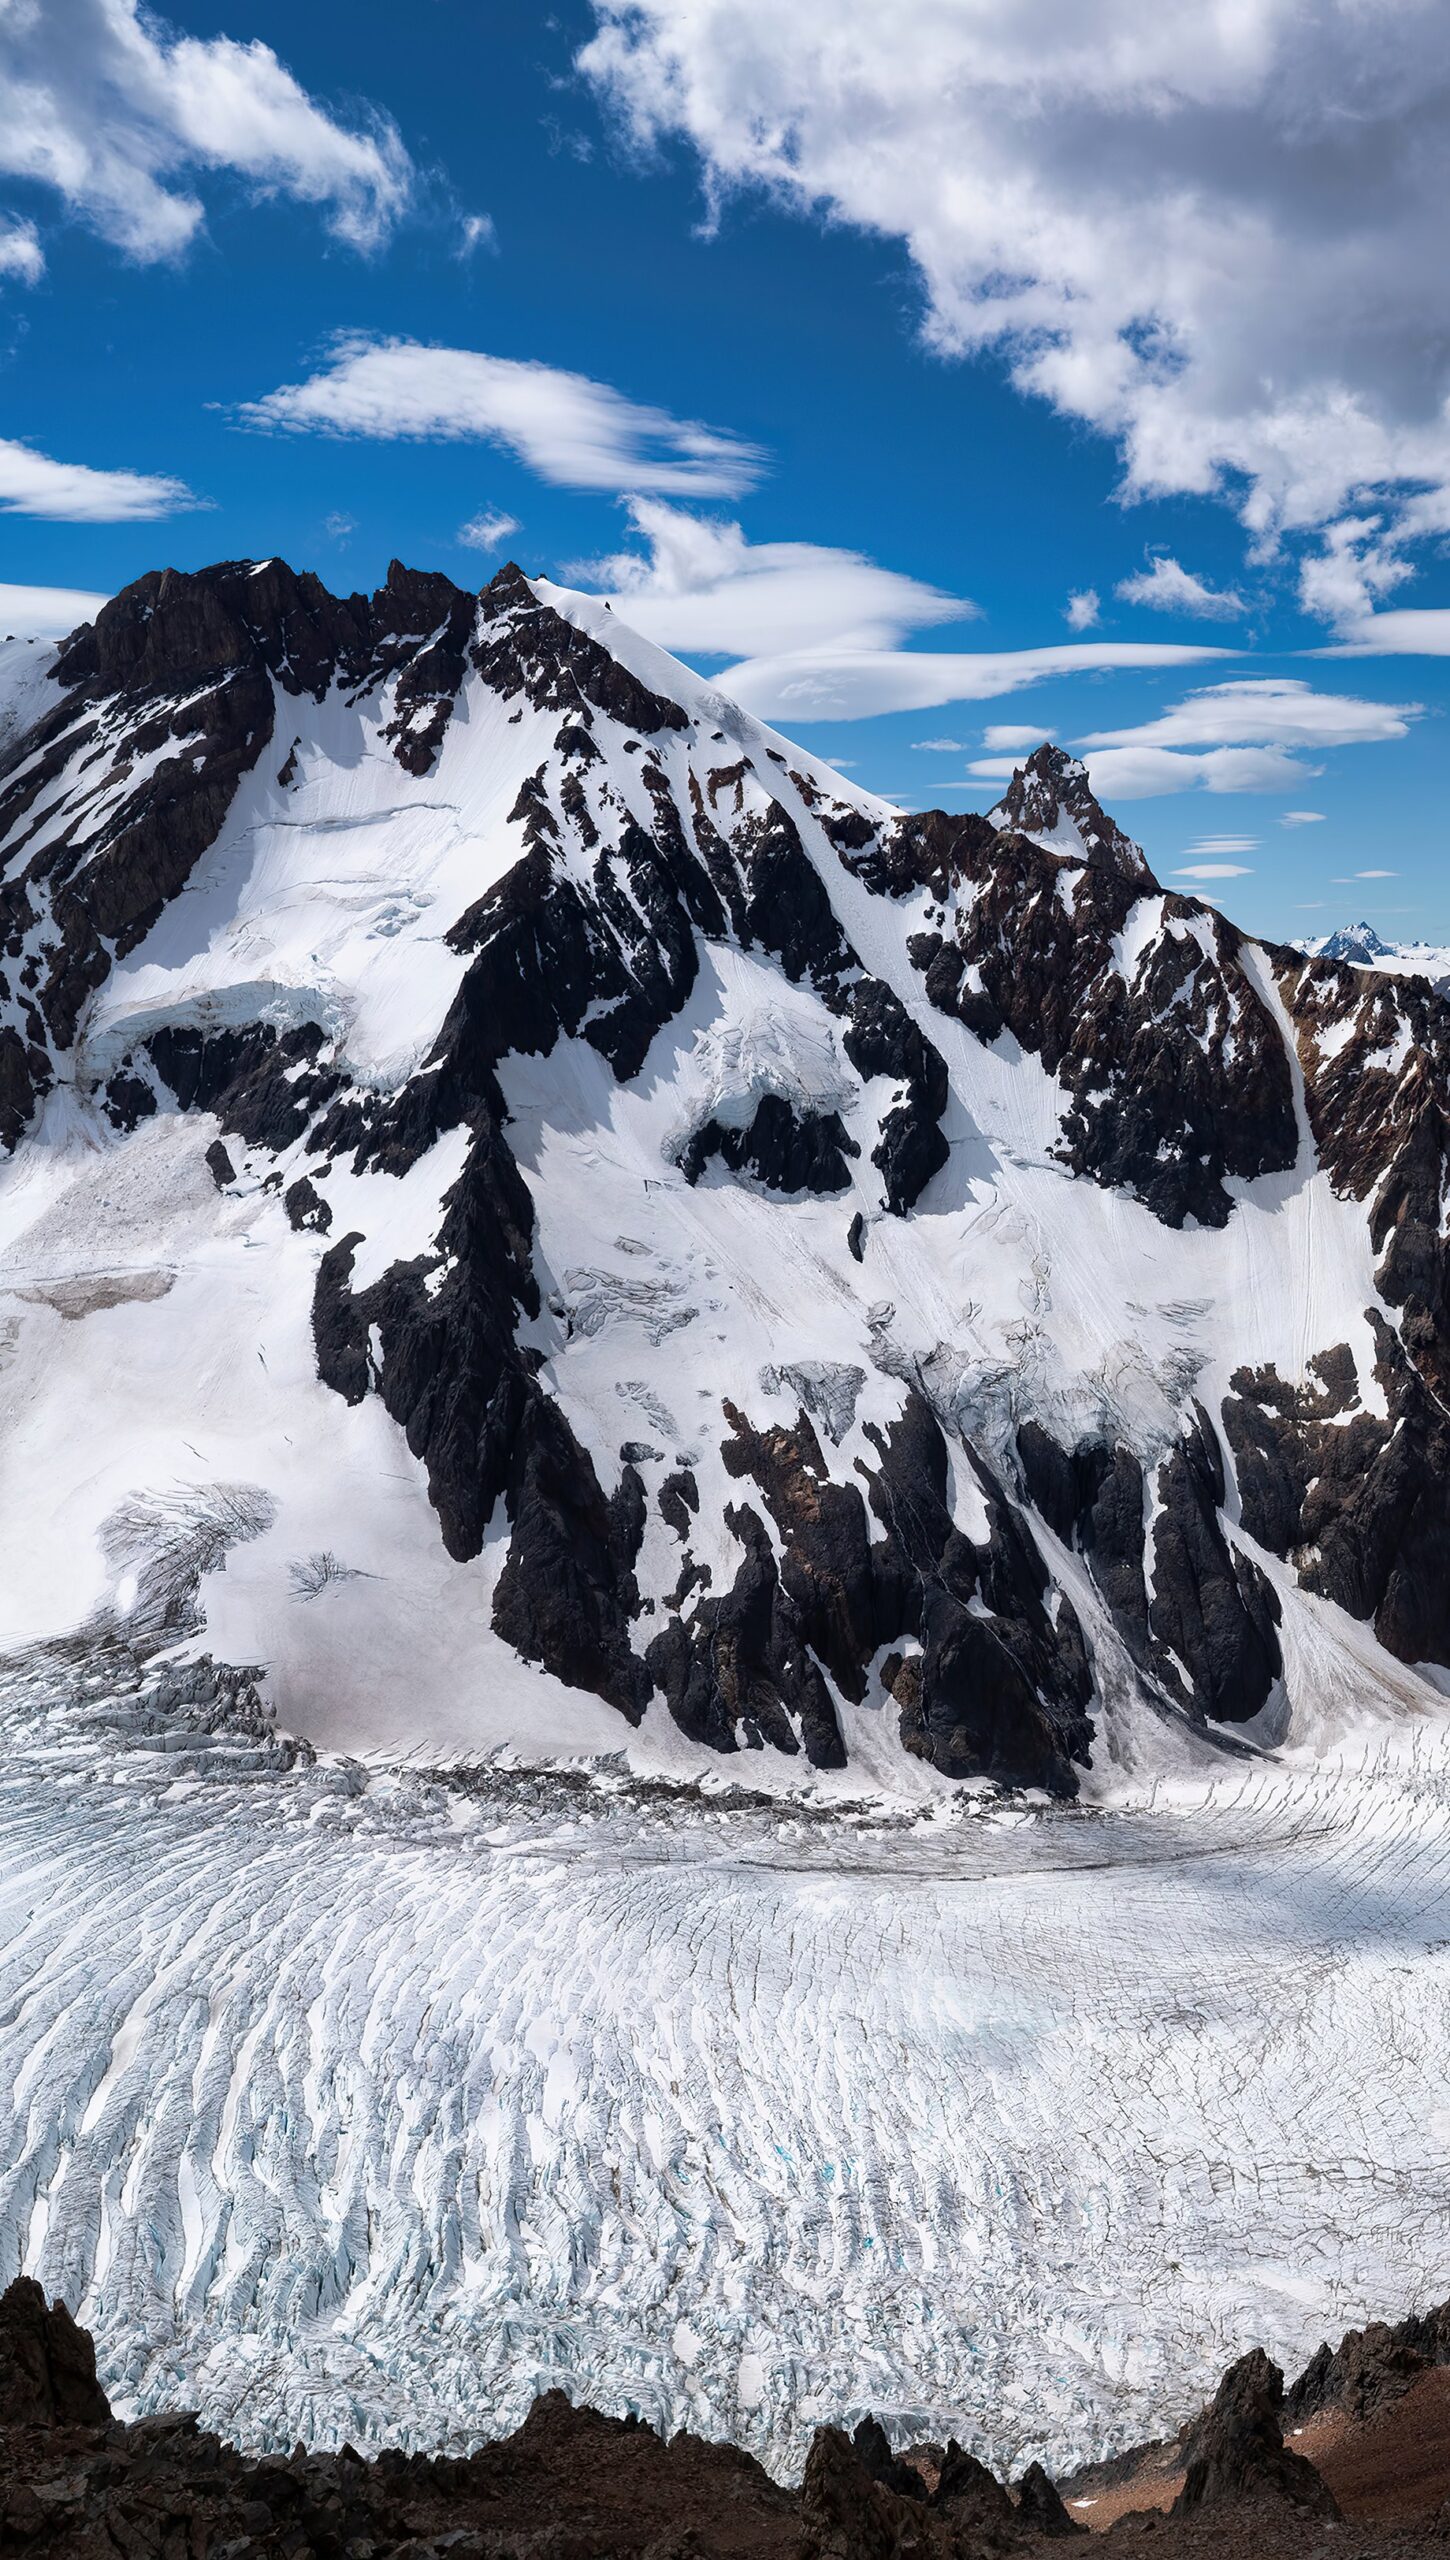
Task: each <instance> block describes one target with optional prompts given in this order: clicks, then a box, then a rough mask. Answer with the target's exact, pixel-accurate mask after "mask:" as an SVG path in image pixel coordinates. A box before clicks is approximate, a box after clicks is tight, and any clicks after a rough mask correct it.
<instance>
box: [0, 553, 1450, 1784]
mask: <svg viewBox="0 0 1450 2560" xmlns="http://www.w3.org/2000/svg"><path fill="white" fill-rule="evenodd" d="M3 674H4V681H5V684H6V686H7V688H8V697H7V699H8V713H7V724H6V725H5V727H4V730H3V735H4V745H3V748H0V843H3V853H4V874H3V887H0V1147H3V1150H4V1163H3V1173H0V1237H3V1252H4V1256H5V1260H4V1266H3V1282H4V1288H5V1292H6V1295H5V1302H4V1309H3V1313H0V1341H3V1345H4V1355H3V1356H4V1381H5V1390H4V1391H5V1398H6V1407H5V1411H6V1421H5V1437H4V1477H3V1483H0V1536H3V1540H4V1548H5V1553H6V1555H7V1558H8V1560H9V1564H10V1571H9V1573H8V1574H7V1577H6V1590H5V1595H4V1600H3V1603H0V1606H3V1610H4V1613H5V1616H4V1626H3V1633H4V1637H5V1640H6V1641H7V1642H8V1643H9V1644H11V1645H12V1646H13V1645H18V1644H22V1643H28V1642H40V1641H45V1640H49V1639H52V1638H54V1637H56V1636H57V1635H60V1634H65V1635H67V1636H70V1637H76V1638H81V1639H86V1638H89V1639H93V1640H95V1641H101V1640H102V1639H103V1638H106V1637H107V1636H110V1637H121V1638H124V1639H125V1641H126V1642H127V1643H129V1644H131V1645H133V1646H137V1647H140V1648H142V1649H143V1650H144V1649H145V1648H147V1647H151V1648H156V1647H161V1646H166V1647H169V1648H172V1649H179V1650H180V1652H181V1653H182V1654H183V1655H186V1654H197V1653H201V1652H205V1653H207V1654H209V1655H211V1656H212V1657H213V1658H214V1659H215V1661H216V1662H218V1663H220V1664H223V1665H233V1666H251V1667H253V1668H254V1669H256V1670H257V1671H258V1672H259V1674H260V1675H261V1676H263V1677H264V1678H265V1680H266V1683H267V1685H268V1689H269V1693H270V1698H271V1702H272V1704H273V1706H274V1708H275V1710H276V1712H277V1713H278V1714H279V1715H280V1717H281V1718H282V1720H283V1721H284V1722H285V1723H287V1724H288V1725H290V1726H292V1727H293V1728H294V1729H298V1730H301V1731H303V1732H305V1733H307V1734H309V1735H310V1736H312V1737H313V1738H314V1739H316V1740H319V1741H323V1742H330V1743H336V1744H339V1745H342V1746H345V1747H348V1748H358V1747H362V1746H366V1745H383V1744H389V1745H402V1746H406V1747H407V1748H409V1749H411V1750H414V1751H420V1752H425V1753H433V1754H435V1755H436V1754H440V1753H456V1754H462V1755H468V1754H476V1753H478V1752H481V1751H485V1750H490V1749H493V1748H496V1747H498V1746H500V1745H503V1744H506V1745H508V1746H509V1747H510V1748H512V1749H514V1750H517V1751H520V1752H523V1753H525V1754H530V1753H531V1754H535V1755H550V1754H557V1753H560V1752H565V1753H571V1752H573V1753H577V1752H609V1751H611V1750H614V1749H617V1748H618V1747H619V1745H620V1743H621V1742H624V1741H625V1740H627V1739H628V1738H629V1737H630V1735H631V1734H633V1735H634V1737H635V1739H634V1741H633V1742H632V1744H631V1748H632V1749H633V1750H635V1751H636V1752H642V1753H644V1754H645V1756H646V1757H647V1758H651V1757H652V1758H653V1759H654V1760H655V1761H656V1762H660V1761H663V1762H664V1763H667V1764H672V1765H676V1766H686V1767H690V1768H694V1769H697V1770H698V1769H700V1768H702V1767H705V1766H708V1765H709V1759H710V1755H712V1754H720V1753H726V1754H734V1753H738V1752H740V1751H742V1750H748V1751H749V1752H750V1753H751V1754H752V1756H753V1765H754V1766H755V1768H756V1769H758V1770H762V1771H766V1770H774V1771H782V1770H784V1769H785V1768H786V1767H790V1768H792V1769H794V1770H795V1771H797V1772H804V1771H806V1770H808V1769H809V1768H810V1767H812V1766H813V1767H814V1768H816V1769H825V1770H829V1769H833V1768H836V1769H839V1768H842V1767H845V1766H852V1765H853V1766H854V1767H855V1769H856V1770H857V1772H858V1774H859V1775H860V1776H861V1777H863V1778H866V1779H869V1780H870V1782H871V1783H873V1784H881V1785H889V1786H904V1785H914V1786H918V1787H919V1786H921V1785H930V1786H935V1785H939V1784H940V1783H942V1782H943V1781H944V1780H956V1779H962V1778H989V1779H996V1780H1000V1781H1003V1782H1009V1783H1015V1784H1024V1785H1042V1786H1046V1787H1048V1788H1051V1789H1053V1790H1056V1791H1058V1792H1059V1793H1067V1794H1070V1793H1072V1792H1073V1791H1074V1790H1076V1789H1077V1788H1078V1787H1079V1786H1080V1785H1081V1784H1082V1783H1083V1782H1084V1780H1085V1779H1087V1777H1088V1776H1089V1773H1090V1772H1097V1773H1101V1772H1102V1771H1103V1770H1104V1769H1108V1768H1110V1767H1111V1765H1112V1762H1113V1759H1114V1756H1115V1755H1116V1754H1118V1753H1120V1752H1128V1753H1131V1754H1132V1755H1133V1756H1134V1757H1135V1758H1136V1760H1137V1761H1138V1762H1139V1763H1140V1764H1141V1762H1142V1760H1143V1759H1144V1758H1145V1757H1147V1758H1152V1757H1154V1756H1155V1755H1156V1756H1157V1758H1158V1759H1159V1760H1160V1761H1161V1762H1162V1763H1163V1764H1164V1765H1175V1766H1182V1765H1198V1764H1201V1763H1202V1762H1204V1761H1205V1760H1206V1759H1209V1758H1211V1757H1212V1756H1213V1755H1214V1754H1215V1753H1217V1752H1220V1751H1222V1750H1224V1749H1242V1748H1245V1747H1252V1748H1258V1747H1262V1746H1263V1745H1264V1744H1265V1743H1272V1742H1274V1741H1275V1740H1277V1739H1279V1738H1281V1737H1282V1736H1284V1735H1285V1734H1289V1733H1294V1734H1297V1735H1300V1736H1303V1735H1306V1734H1313V1733H1315V1732H1318V1731H1323V1730H1328V1729H1330V1728H1331V1727H1332V1726H1333V1724H1334V1722H1335V1720H1336V1718H1338V1717H1341V1716H1343V1715H1346V1714H1349V1713H1359V1712H1361V1711H1362V1708H1363V1705H1364V1703H1365V1701H1366V1700H1367V1699H1377V1700H1378V1701H1379V1702H1380V1703H1381V1704H1382V1705H1383V1706H1384V1707H1386V1708H1387V1709H1392V1708H1396V1707H1399V1706H1403V1705H1405V1704H1407V1703H1408V1704H1413V1703H1414V1702H1415V1700H1416V1699H1417V1698H1422V1697H1423V1696H1424V1694H1425V1692H1424V1690H1423V1689H1422V1687H1421V1686H1420V1682H1419V1677H1418V1675H1417V1674H1416V1673H1415V1672H1413V1671H1412V1670H1410V1669H1407V1668H1405V1667H1404V1666H1408V1665H1416V1664H1429V1665H1447V1664H1450V1571H1447V1566H1450V1523H1447V1514H1446V1497H1445V1491H1444V1488H1445V1486H1446V1484H1447V1482H1450V1426H1447V1424H1446V1422H1445V1419H1444V1414H1445V1406H1444V1402H1443V1398H1444V1395H1445V1391H1446V1387H1447V1384H1450V1317H1447V1313H1446V1310H1447V1307H1450V1286H1447V1279H1450V1275H1447V1264H1446V1244H1445V1240H1444V1237H1443V1234H1442V1230H1441V1218H1440V1200H1441V1194H1442V1186H1443V1183H1444V1180H1445V1175H1446V1167H1445V1161H1444V1159H1445V1152H1446V1145H1447V1140H1446V1136H1445V1131H1446V1128H1447V1125H1450V1124H1447V1112H1446V1103H1447V1091H1450V1083H1447V1079H1450V1013H1447V1010H1446V1007H1445V1005H1444V1004H1443V1003H1442V1002H1441V1001H1440V1000H1439V998H1438V997H1436V996H1435V995H1434V994H1433V993H1432V991H1431V990H1430V989H1429V988H1428V987H1427V986H1426V985H1425V984H1424V983H1423V982H1422V981H1415V980H1395V979H1391V978H1388V977H1386V976H1384V975H1371V974H1369V973H1365V972H1362V971H1357V970H1355V969H1352V968H1346V967H1345V966H1343V965H1339V964H1336V963H1334V962H1331V961H1325V960H1318V959H1309V958H1306V957H1305V955H1304V954H1302V953H1300V952H1295V951H1288V950H1281V949H1276V948H1273V947H1270V946H1263V945H1259V944H1256V943H1254V942H1252V941H1250V940H1248V939H1247V938H1246V937H1245V936H1244V935H1242V934H1241V933H1240V932H1239V931H1238V930H1237V929H1236V928H1235V927H1234V926H1233V925H1232V924H1231V923H1230V922H1229V921H1228V920H1227V919H1226V918H1224V917H1222V916H1221V915H1220V914H1219V913H1218V912H1217V911H1216V910H1215V909H1213V908H1211V907H1208V906H1205V905H1202V904H1200V903H1198V902H1197V901H1195V900H1193V899H1189V898H1181V897H1177V896H1174V895H1171V894H1165V893H1164V892H1163V891H1161V890H1160V889H1158V888H1157V887H1156V885H1155V884H1154V883H1153V881H1152V879H1151V875H1150V874H1149V872H1148V869H1147V866H1146V864H1145V863H1144V861H1143V858H1142V856H1141V854H1140V853H1139V851H1138V849H1137V848H1136V847H1135V846H1133V845H1132V844H1131V843H1130V842H1129V840H1128V839H1127V838H1126V837H1125V836H1124V835H1123V834H1122V832H1121V830H1120V829H1118V828H1117V827H1116V826H1115V825H1114V823H1113V822H1112V820H1111V819H1109V818H1107V817H1106V816H1105V815H1104V813H1103V812H1102V811H1101V810H1100V809H1099V808H1098V804H1097V802H1096V800H1095V799H1094V798H1093V797H1092V794H1091V791H1090V790H1089V788H1088V785H1087V780H1086V775H1085V774H1084V772H1083V768H1082V767H1081V766H1080V765H1077V764H1076V763H1075V762H1074V760H1073V759H1071V758H1068V757H1065V756H1064V755H1063V754H1062V753H1061V751H1060V750H1058V749H1056V748H1052V747H1043V748H1041V749H1039V750H1038V752H1037V754H1036V755H1034V756H1033V757H1032V758H1031V759H1030V760H1029V762H1028V763H1027V764H1026V765H1025V766H1024V767H1023V768H1022V770H1021V772H1019V773H1018V774H1017V775H1016V776H1015V777H1014V780H1013V782H1012V784H1011V786H1010V788H1009V790H1008V792H1007V793H1006V794H1005V795H1004V798H1003V800H1002V802H1001V803H1000V805H999V807H998V808H997V809H996V810H995V811H994V812H993V813H992V816H991V817H990V818H982V817H977V816H966V817H956V818H953V817H950V816H947V815H945V814H943V813H942V812H940V811H933V812H929V813H927V814H925V815H921V816H911V817H906V816H902V815H901V814H900V813H899V812H898V811H896V810H894V809H893V808H891V807H890V806H889V805H888V804H887V803H885V802H883V801H881V800H878V799H875V798H873V797H872V796H871V795H870V794H868V793H866V792H863V791H861V790H859V789H857V788H855V787H854V786H853V785H851V784H850V783H849V782H847V781H845V780H843V779H842V778H841V776H840V775H838V774H835V773H833V772H832V771H830V769H829V768H827V767H826V766H824V765H822V764H821V763H820V761H819V760H818V759H816V758H814V757H812V756H810V755H808V754H806V753H804V752H803V751H802V750H800V749H798V748H796V747H793V746H792V745H790V743H789V742H788V741H787V740H785V739H783V738H780V737H777V736H776V735H775V734H774V733H773V732H771V731H770V730H767V729H765V728H762V727H761V725H760V724H759V723H758V722H757V721H755V720H753V719H751V718H750V717H748V716H747V715H746V714H745V713H744V712H742V711H741V710H740V709H739V708H738V707H737V706H736V705H734V704H733V703H731V702H730V701H729V700H728V699H727V698H726V697H725V696H724V695H722V694H721V693H720V692H719V691H718V689H717V688H716V687H714V686H713V685H711V684H710V683H709V682H707V681H706V680H704V679H702V678H700V677H698V676H696V675H694V674H692V673H691V672H690V671H689V670H688V669H687V668H685V667H683V666H681V665H680V664H679V663H678V662H677V661H675V660H673V659H671V658H669V657H667V656H666V655H665V654H664V653H663V652H662V651H660V650H658V649H656V648H654V647H652V646H651V645H650V644H649V643H648V642H646V641H644V640H642V639H641V638H639V637H638V635H636V634H634V633H633V632H631V631H630V630H629V628H628V627H627V625H625V624H624V623H623V622H622V621H621V620H620V618H618V617H617V616H615V615H613V614H611V613H610V612H609V611H608V610H607V608H606V607H605V606H604V605H603V603H602V602H601V601H599V600H598V599H596V598H593V597H589V596H583V595H576V594H572V593H570V592H569V591H567V590H565V589H561V588H558V587H555V586H552V585H550V584H549V582H548V581H546V580H542V579H530V578H527V577H525V576H524V575H523V573H522V572H521V571H520V570H519V569H518V568H517V567H514V566H512V565H510V566H509V567H507V568H505V569H504V570H502V571H500V573H499V575H498V576H497V577H496V578H495V579H494V580H493V581H492V583H491V584H490V585H489V586H488V587H486V588H485V589H484V590H483V592H482V594H481V595H478V596H474V595H470V594H467V593H465V592H464V591H463V590H461V589H459V588H456V587H454V586H453V585H452V584H451V583H450V582H449V581H448V580H446V579H444V578H441V577H436V576H431V575H424V574H420V573H415V572H409V571H407V570H405V569H403V568H401V567H400V566H398V565H397V564H395V565H394V567H393V568H392V570H390V572H389V575H388V579H387V581H386V583H385V585H384V586H383V587H382V588H380V589H379V590H378V592H377V593H376V594H374V595H372V596H362V595H354V596H350V597H346V598H339V597H335V596H332V595H330V594H329V593H328V592H327V590H326V589H325V588H323V587H322V586H321V584H320V583H319V581H318V580H317V579H315V578H313V577H310V576H306V575H302V576H299V575H297V574H295V573H294V572H293V571H292V570H290V569H289V568H287V567H286V565H285V564H284V563H282V562H280V561H276V560H272V561H266V562H261V563H252V562H229V563H223V564H221V565H219V566H217V567H215V568H212V569H208V570H203V571H198V572H196V573H190V574H182V573H179V572H175V571H166V572H163V573H159V574H157V575H154V576H151V577H148V578H144V579H141V580H139V581H138V582H137V583H136V585H134V586H132V587H130V588H128V589H126V590H125V591H124V593H123V594H121V595H119V596H118V597H116V598H115V599H114V601H113V602H112V603H110V604H108V605H107V606H106V607H105V609H104V610H103V611H102V612H101V613H100V614H99V615H98V617H97V619H96V621H95V622H94V623H93V624H90V625H87V626H85V627H84V628H83V629H81V630H80V631H78V632H76V633H74V634H72V636H71V637H70V639H69V640H68V641H67V642H66V643H65V644H64V645H63V646H62V647H61V648H60V649H59V650H58V651H54V652H38V651H36V650H34V649H29V650H24V649H22V650H14V649H12V650H10V651H8V652H7V653H6V654H5V657H4V660H3ZM1326 1603H1333V1604H1335V1605H1334V1606H1333V1607H1332V1608H1330V1607H1327V1606H1326V1605H1325V1604H1326Z"/></svg>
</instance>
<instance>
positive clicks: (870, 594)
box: [575, 498, 976, 656]
mask: <svg viewBox="0 0 1450 2560" xmlns="http://www.w3.org/2000/svg"><path fill="white" fill-rule="evenodd" d="M628 512H629V518H630V522H631V524H632V526H633V528H634V531H635V532H636V534H638V535H639V536H640V538H641V540H642V541H643V543H644V545H645V548H644V549H643V550H642V551H620V552H615V553H613V554H612V555H611V556H610V557H609V558H608V559H604V560H593V561H587V562H585V563H583V564H582V566H581V567H580V568H579V570H578V571H577V572H576V573H575V574H576V576H577V577H579V578H581V579H587V581H588V583H589V584H590V585H591V586H594V587H598V588H601V589H603V590H604V591H605V592H606V593H607V594H608V595H609V596H610V597H611V599H612V601H613V604H614V608H615V611H616V612H618V613H621V614H623V615H624V616H625V618H626V620H627V621H629V622H630V623H631V624H633V626H634V628H635V629H636V630H638V631H642V632H644V633H645V635H646V637H647V638H649V639H651V640H656V641H658V642H659V644H660V646H661V648H665V649H686V650H695V651H698V652H699V653H700V654H701V655H703V656H711V655H720V656H724V655H731V656H733V655H735V654H736V653H737V652H748V653H749V654H751V655H752V656H754V655H765V654H767V653H769V654H774V653H776V652H778V651H794V650H803V649H809V648H811V647H813V646H815V645H818V644H820V643H823V642H829V643H830V644H831V645H832V646H833V647H834V648H837V649H881V648H889V647H892V646H894V645H895V643H896V642H898V641H899V640H902V639H904V638H905V637H906V636H907V634H908V633H910V632H913V631H919V630H922V629H925V628H927V627H928V626H930V625H931V624H933V623H940V622H960V621H962V620H963V619H964V618H965V617H967V616H970V615H973V614H975V612H976V607H975V605H972V604H968V603H967V602H966V600H965V599H964V598H963V597H961V596H949V595H944V594H943V593H942V590H941V589H940V588H939V587H929V586H926V585H924V584H923V583H922V581H921V580H920V579H919V578H910V577H906V576H903V575H902V573H901V572H900V571H899V570H895V569H883V568H881V567H879V566H878V564H877V563H876V562H875V561H874V560H868V559H867V557H866V556H865V554H864V553H863V552H860V551H843V550H836V549H834V548H832V547H831V546H830V545H828V544H824V543H818V542H757V543H752V542H747V540H746V538H745V535H744V533H743V531H742V529H741V527H740V526H739V525H738V524H730V523H726V522H724V521H722V520H721V519H720V518H719V517H712V516H698V515H692V514H691V513H689V511H688V510H687V509H685V508H682V507H671V506H666V505H664V504H663V503H662V502H661V501H660V500H659V499H657V498H631V499H630V500H629V502H628Z"/></svg>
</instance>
